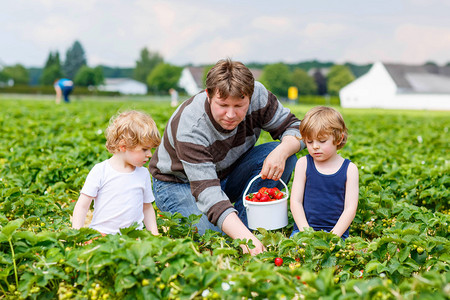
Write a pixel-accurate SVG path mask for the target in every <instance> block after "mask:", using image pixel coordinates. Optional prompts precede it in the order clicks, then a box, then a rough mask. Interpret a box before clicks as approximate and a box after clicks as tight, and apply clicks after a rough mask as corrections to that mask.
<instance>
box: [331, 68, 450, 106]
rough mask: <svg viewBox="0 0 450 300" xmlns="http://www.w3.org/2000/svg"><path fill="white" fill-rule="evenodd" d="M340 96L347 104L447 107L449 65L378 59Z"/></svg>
mask: <svg viewBox="0 0 450 300" xmlns="http://www.w3.org/2000/svg"><path fill="white" fill-rule="evenodd" d="M339 97H340V100H341V106H342V107H349V108H387V109H429V110H450V66H446V67H438V66H433V65H422V66H412V65H401V64H383V63H381V62H377V63H375V64H374V65H373V66H372V68H371V69H370V70H369V72H367V73H366V74H364V75H363V76H361V77H359V78H358V79H356V80H355V81H353V82H351V83H350V84H348V85H347V86H345V87H343V88H342V89H341V91H340V92H339Z"/></svg>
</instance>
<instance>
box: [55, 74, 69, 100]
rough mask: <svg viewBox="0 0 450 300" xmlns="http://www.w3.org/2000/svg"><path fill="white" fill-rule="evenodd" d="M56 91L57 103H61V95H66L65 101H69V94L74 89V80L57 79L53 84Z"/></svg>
mask: <svg viewBox="0 0 450 300" xmlns="http://www.w3.org/2000/svg"><path fill="white" fill-rule="evenodd" d="M53 86H54V88H55V92H56V100H55V102H56V104H59V103H61V96H63V97H64V102H66V103H69V102H70V100H69V95H70V93H71V92H72V90H73V81H72V80H70V79H67V78H61V79H59V80H56V81H55V83H54V84H53Z"/></svg>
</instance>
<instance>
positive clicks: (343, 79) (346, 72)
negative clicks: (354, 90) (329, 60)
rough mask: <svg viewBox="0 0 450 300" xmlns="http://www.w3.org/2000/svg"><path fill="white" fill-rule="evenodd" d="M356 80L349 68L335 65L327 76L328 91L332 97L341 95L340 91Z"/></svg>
mask: <svg viewBox="0 0 450 300" xmlns="http://www.w3.org/2000/svg"><path fill="white" fill-rule="evenodd" d="M353 80H355V76H354V75H353V73H352V72H351V71H350V69H349V68H348V67H347V66H343V65H334V66H333V67H331V68H330V72H329V73H328V75H327V89H328V93H329V94H330V95H331V96H337V95H339V91H340V90H341V89H342V88H343V87H344V86H346V85H347V84H349V83H350V82H352V81H353Z"/></svg>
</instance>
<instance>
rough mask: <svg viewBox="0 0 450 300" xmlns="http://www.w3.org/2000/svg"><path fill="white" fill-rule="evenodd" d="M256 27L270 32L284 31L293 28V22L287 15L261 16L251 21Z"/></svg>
mask: <svg viewBox="0 0 450 300" xmlns="http://www.w3.org/2000/svg"><path fill="white" fill-rule="evenodd" d="M251 25H252V26H253V27H254V28H257V29H262V30H264V31H268V32H278V33H284V32H286V31H289V30H290V29H291V28H292V22H291V20H289V19H288V18H286V17H271V16H261V17H256V18H254V19H253V20H252V21H251Z"/></svg>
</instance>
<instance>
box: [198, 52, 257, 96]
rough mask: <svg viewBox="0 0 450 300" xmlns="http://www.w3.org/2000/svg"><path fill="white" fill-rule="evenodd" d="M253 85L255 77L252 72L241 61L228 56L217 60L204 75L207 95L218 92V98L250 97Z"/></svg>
mask: <svg viewBox="0 0 450 300" xmlns="http://www.w3.org/2000/svg"><path fill="white" fill-rule="evenodd" d="M254 87H255V78H254V77H253V74H252V72H251V71H250V70H249V69H248V68H247V67H246V66H245V65H244V64H243V63H241V62H238V61H232V60H231V59H229V58H227V59H222V60H219V61H218V62H217V63H216V64H215V65H214V67H212V69H211V70H209V72H208V75H206V91H207V92H208V95H209V97H213V96H214V95H215V94H216V92H218V93H219V97H220V98H228V97H230V96H231V97H239V98H244V97H245V96H248V97H249V98H251V97H252V95H253V89H254Z"/></svg>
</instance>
